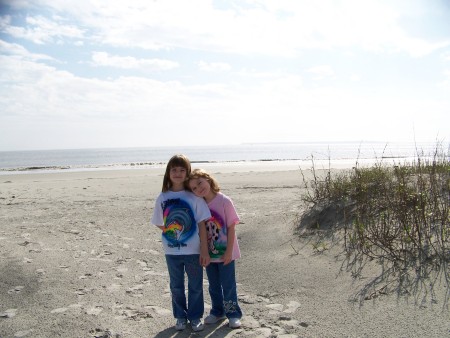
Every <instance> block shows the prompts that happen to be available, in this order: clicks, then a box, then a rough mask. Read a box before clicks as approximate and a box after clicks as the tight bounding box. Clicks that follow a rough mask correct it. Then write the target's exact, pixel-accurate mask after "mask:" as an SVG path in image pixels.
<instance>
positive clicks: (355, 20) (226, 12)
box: [15, 0, 450, 57]
mask: <svg viewBox="0 0 450 338" xmlns="http://www.w3.org/2000/svg"><path fill="white" fill-rule="evenodd" d="M41 3H42V4H45V5H46V6H49V7H50V8H55V9H57V10H58V11H61V12H64V13H70V14H71V16H73V18H74V19H75V20H76V21H78V22H79V23H80V25H81V26H82V27H85V26H86V27H91V28H92V29H93V31H95V34H93V35H92V36H91V39H93V40H95V41H96V42H97V43H102V44H105V45H112V46H121V47H129V46H134V47H137V46H139V47H141V48H145V49H152V50H162V49H164V50H171V49H173V48H177V47H179V48H187V49H194V50H208V51H216V52H227V53H234V54H264V55H278V56H285V57H292V56H295V55H299V54H301V50H304V49H306V50H309V49H312V48H318V49H324V50H327V49H331V48H350V47H356V46H358V47H359V48H362V49H365V50H370V51H378V52H391V53H392V52H400V51H405V52H407V53H410V54H411V55H414V56H423V55H426V54H429V53H431V52H433V51H434V50H436V49H439V48H442V47H443V46H448V45H449V42H450V41H449V39H445V40H441V41H437V42H434V43H431V42H428V41H426V40H425V39H420V38H417V37H413V36H410V35H409V33H408V31H406V30H405V29H404V28H402V26H401V18H402V16H401V15H402V12H403V11H405V10H407V9H408V6H407V4H403V3H396V4H397V5H398V6H399V7H397V8H394V7H393V6H392V2H390V1H378V0H366V1H364V2H361V1H356V0H347V1H341V2H336V1H334V0H328V1H320V2H304V1H278V0H277V1H274V0H261V1H258V2H232V3H230V4H229V5H230V7H229V8H226V9H224V8H222V9H218V8H215V7H214V2H213V1H212V0H202V1H198V2H196V5H195V6H194V7H193V6H192V4H191V3H189V2H185V1H177V0H166V1H152V2H148V1H142V0H140V1H139V0H134V1H127V2H108V3H107V4H106V3H105V4H103V3H101V2H100V3H96V2H91V1H77V4H76V5H74V4H73V3H72V2H65V1H55V0H51V1H50V0H46V1H41ZM402 5H403V6H405V7H402ZM423 6H425V5H423ZM29 20H30V24H31V25H33V26H35V28H34V29H31V28H29V29H27V30H25V31H23V30H22V29H20V28H16V30H18V31H19V32H15V34H16V36H17V35H19V34H22V35H23V36H28V38H30V39H33V40H34V41H36V42H37V43H40V42H43V41H48V39H50V38H51V37H52V34H51V30H50V27H52V26H53V25H57V26H58V27H59V31H62V34H64V35H65V36H72V37H80V36H81V34H82V31H81V30H79V29H78V30H77V29H76V28H74V27H72V26H64V25H58V24H57V23H51V22H50V21H49V20H47V19H43V18H39V17H37V18H33V19H29ZM418 20H420V17H419V18H418ZM56 31H58V30H56Z"/></svg>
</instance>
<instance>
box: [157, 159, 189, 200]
mask: <svg viewBox="0 0 450 338" xmlns="http://www.w3.org/2000/svg"><path fill="white" fill-rule="evenodd" d="M174 167H183V168H184V169H186V178H187V177H189V175H190V174H191V162H190V161H189V159H188V158H187V157H186V156H185V155H182V154H178V155H173V156H172V158H171V159H170V160H169V162H168V163H167V166H166V172H165V174H164V179H163V185H162V192H166V191H168V190H170V188H172V182H171V181H170V170H171V169H172V168H174Z"/></svg>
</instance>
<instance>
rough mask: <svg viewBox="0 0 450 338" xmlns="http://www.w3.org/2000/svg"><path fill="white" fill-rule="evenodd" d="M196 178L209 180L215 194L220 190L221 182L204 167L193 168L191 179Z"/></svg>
mask: <svg viewBox="0 0 450 338" xmlns="http://www.w3.org/2000/svg"><path fill="white" fill-rule="evenodd" d="M194 178H204V179H205V180H207V181H208V182H209V185H210V186H211V190H212V192H214V193H215V194H217V193H218V192H219V191H220V186H219V182H217V181H216V179H215V178H214V177H212V176H211V175H210V174H208V173H207V172H206V171H204V170H203V169H194V170H192V173H191V174H190V175H189V181H190V180H192V179H194Z"/></svg>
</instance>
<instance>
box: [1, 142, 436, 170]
mask: <svg viewBox="0 0 450 338" xmlns="http://www.w3.org/2000/svg"><path fill="white" fill-rule="evenodd" d="M435 149H436V144H435V143H421V144H417V143H412V142H411V143H407V142H405V143H381V142H338V143H336V142H334V143H327V142H315V143H255V144H240V145H223V146H179V147H145V148H108V149H65V150H33V151H2V152H0V172H3V173H5V172H10V173H11V172H14V171H33V170H42V169H47V170H49V169H51V170H64V169H72V170H73V169H83V168H84V169H86V168H90V169H96V168H97V169H101V168H106V167H120V166H151V165H156V164H164V163H166V162H167V161H168V160H169V159H170V157H171V156H172V155H174V154H185V155H186V156H187V157H188V158H189V159H190V160H191V162H192V163H218V162H248V161H287V160H310V159H317V160H344V159H346V160H358V159H385V158H399V159H400V158H414V157H416V156H428V155H430V154H432V153H433V150H435Z"/></svg>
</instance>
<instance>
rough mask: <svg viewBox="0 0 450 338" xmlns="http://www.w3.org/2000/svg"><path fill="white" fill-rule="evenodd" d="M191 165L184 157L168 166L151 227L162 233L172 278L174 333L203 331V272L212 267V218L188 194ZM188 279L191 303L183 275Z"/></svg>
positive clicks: (176, 158) (200, 204) (174, 159)
mask: <svg viewBox="0 0 450 338" xmlns="http://www.w3.org/2000/svg"><path fill="white" fill-rule="evenodd" d="M190 172H191V164H190V162H189V160H188V158H187V157H186V156H184V155H175V156H173V157H172V158H171V159H170V160H169V162H168V163H167V167H166V172H165V174H164V179H163V186H162V192H161V193H160V194H159V196H158V198H157V199H156V202H155V208H154V211H153V217H152V221H151V222H152V224H153V225H156V226H157V227H159V228H160V229H161V230H162V244H163V247H164V253H165V256H166V262H167V269H168V271H169V276H170V291H171V294H172V310H173V315H174V317H175V318H176V320H177V321H176V324H175V329H176V330H178V331H181V330H184V329H185V328H186V324H187V320H189V322H190V323H191V326H192V329H193V330H194V331H201V330H203V323H202V321H201V318H202V317H203V311H204V303H203V268H202V266H206V265H208V264H209V261H210V258H209V255H208V248H207V238H206V228H205V220H207V219H209V218H210V217H211V214H210V212H209V209H208V206H207V205H206V203H205V201H204V200H203V199H202V198H198V197H196V196H195V195H194V194H192V193H191V192H188V191H186V190H185V184H186V183H187V178H188V177H189V174H190ZM185 272H186V274H187V276H188V301H187V303H186V295H185V292H184V273H185Z"/></svg>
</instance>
